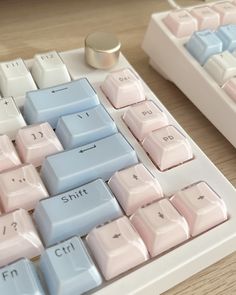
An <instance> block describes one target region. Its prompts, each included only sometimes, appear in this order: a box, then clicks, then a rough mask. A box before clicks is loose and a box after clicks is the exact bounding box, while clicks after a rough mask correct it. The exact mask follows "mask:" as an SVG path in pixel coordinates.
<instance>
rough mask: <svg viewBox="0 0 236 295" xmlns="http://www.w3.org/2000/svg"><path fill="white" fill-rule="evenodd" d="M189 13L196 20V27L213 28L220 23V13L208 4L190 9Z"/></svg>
mask: <svg viewBox="0 0 236 295" xmlns="http://www.w3.org/2000/svg"><path fill="white" fill-rule="evenodd" d="M191 14H192V15H193V16H194V17H195V18H196V19H197V20H198V29H199V30H204V29H211V30H215V29H217V28H218V27H219V25H220V15H219V13H217V12H216V11H215V10H213V9H212V8H210V7H209V6H200V7H196V8H194V9H192V10H191Z"/></svg>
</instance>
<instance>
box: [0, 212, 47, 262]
mask: <svg viewBox="0 0 236 295" xmlns="http://www.w3.org/2000/svg"><path fill="white" fill-rule="evenodd" d="M42 251H43V245H42V242H41V241H40V239H39V236H38V233H37V231H36V229H35V227H34V225H33V222H32V220H31V217H30V215H29V213H28V212H27V211H25V210H24V209H19V210H16V211H14V212H11V213H8V214H5V215H2V216H0V253H1V255H0V266H3V265H6V264H9V263H11V262H13V261H15V260H17V259H19V258H23V257H26V258H29V259H32V258H35V257H37V256H39V255H40V254H41V253H42Z"/></svg>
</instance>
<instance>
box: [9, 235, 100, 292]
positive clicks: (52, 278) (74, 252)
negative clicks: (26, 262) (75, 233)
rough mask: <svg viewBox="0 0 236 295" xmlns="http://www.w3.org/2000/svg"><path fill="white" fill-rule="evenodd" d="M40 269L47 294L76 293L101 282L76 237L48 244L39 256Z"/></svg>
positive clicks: (89, 288)
mask: <svg viewBox="0 0 236 295" xmlns="http://www.w3.org/2000/svg"><path fill="white" fill-rule="evenodd" d="M40 269H41V271H42V273H43V276H44V279H45V281H46V284H47V287H48V289H49V293H50V295H79V294H82V293H84V292H86V291H88V290H91V289H93V288H95V287H97V286H99V285H100V284H101V282H102V279H101V276H100V274H99V272H98V270H97V268H96V266H95V265H94V263H93V261H92V260H91V258H90V257H89V254H88V252H87V250H86V248H85V246H84V245H83V242H82V241H81V239H80V238H78V237H73V238H71V239H69V240H67V241H65V242H63V243H61V244H58V245H55V246H53V247H51V248H48V249H47V250H46V251H45V252H44V253H43V254H42V256H41V259H40ZM27 294H28V293H27ZM9 295H11V294H9ZM12 295H13V294H12ZM14 295H15V294H14ZM37 295H38V294H37Z"/></svg>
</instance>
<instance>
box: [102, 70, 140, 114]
mask: <svg viewBox="0 0 236 295" xmlns="http://www.w3.org/2000/svg"><path fill="white" fill-rule="evenodd" d="M101 88H102V90H103V92H104V93H105V95H106V96H107V98H108V99H109V100H110V102H111V103H112V104H113V106H114V107H115V108H118V109H119V108H122V107H125V106H128V105H131V104H134V103H136V102H140V101H142V100H145V92H144V88H143V84H142V82H141V80H140V79H139V78H138V77H137V76H136V75H135V73H134V72H133V71H131V70H130V69H127V68H125V69H122V70H118V71H114V72H111V73H110V74H109V75H108V76H107V77H106V79H105V81H104V82H103V84H102V85H101Z"/></svg>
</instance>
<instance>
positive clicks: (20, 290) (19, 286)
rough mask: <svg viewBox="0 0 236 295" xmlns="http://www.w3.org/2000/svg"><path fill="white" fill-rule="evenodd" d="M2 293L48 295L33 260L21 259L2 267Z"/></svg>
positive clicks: (11, 294)
mask: <svg viewBox="0 0 236 295" xmlns="http://www.w3.org/2000/svg"><path fill="white" fill-rule="evenodd" d="M0 294H1V295H46V294H45V293H44V291H43V288H42V286H41V282H40V281H39V278H38V275H37V273H36V270H35V268H34V265H33V264H32V262H31V261H29V260H27V259H21V260H18V261H17V262H14V263H12V264H10V265H8V266H5V267H3V268H1V269H0Z"/></svg>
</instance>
